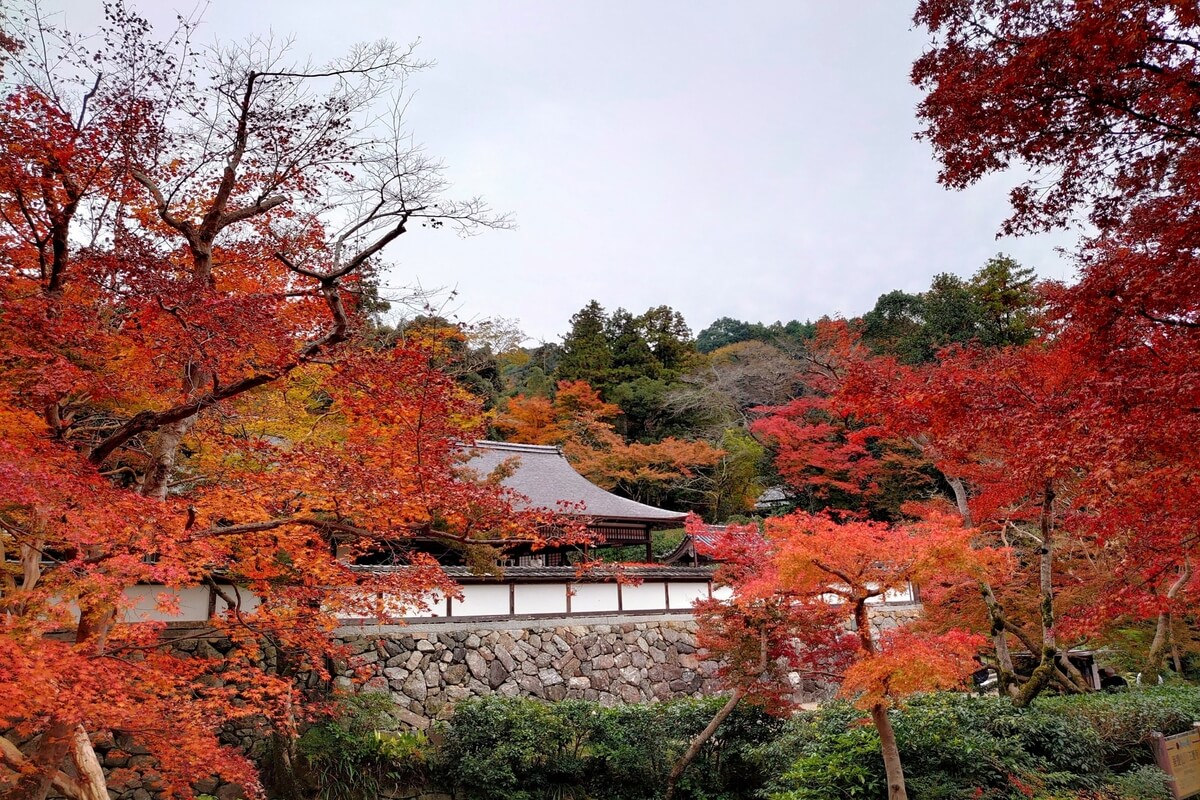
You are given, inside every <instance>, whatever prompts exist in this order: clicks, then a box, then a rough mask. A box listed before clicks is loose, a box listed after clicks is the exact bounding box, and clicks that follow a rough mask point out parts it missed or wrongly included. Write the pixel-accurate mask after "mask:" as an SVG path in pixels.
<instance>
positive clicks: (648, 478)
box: [386, 255, 1045, 522]
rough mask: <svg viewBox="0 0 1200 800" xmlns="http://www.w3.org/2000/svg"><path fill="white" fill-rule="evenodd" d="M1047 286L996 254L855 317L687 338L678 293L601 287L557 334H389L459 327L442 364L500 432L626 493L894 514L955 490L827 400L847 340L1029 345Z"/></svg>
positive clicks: (928, 347)
mask: <svg viewBox="0 0 1200 800" xmlns="http://www.w3.org/2000/svg"><path fill="white" fill-rule="evenodd" d="M1044 296H1045V291H1044V290H1043V289H1042V288H1039V287H1038V285H1037V284H1036V281H1035V277H1034V271H1033V269H1032V268H1029V267H1024V266H1021V265H1020V264H1017V263H1016V262H1015V261H1013V260H1012V259H1010V258H1008V257H1005V256H1002V255H1001V256H997V257H995V258H993V259H990V260H989V261H988V262H987V263H986V264H984V265H982V266H981V267H979V269H978V270H976V271H975V273H974V275H972V277H971V278H970V279H962V278H959V277H958V276H956V275H953V274H948V273H946V274H940V275H937V276H936V277H935V278H934V279H933V280H932V282H931V284H930V286H929V288H928V289H927V290H925V291H923V292H919V293H915V294H914V293H908V292H904V291H901V290H895V291H891V292H888V293H886V294H884V295H882V296H880V298H879V300H878V301H877V302H876V304H875V307H874V308H872V309H870V310H868V311H865V312H864V313H863V314H861V315H860V316H857V317H854V318H851V319H848V320H842V319H831V318H828V317H826V318H822V319H821V320H818V321H816V322H813V321H806V322H799V321H796V320H791V321H789V322H786V323H784V322H778V321H777V322H772V323H764V322H757V321H743V320H736V319H732V318H730V317H722V318H720V319H718V320H715V321H714V322H712V323H711V324H710V325H709V326H708V327H706V328H704V329H703V330H701V331H700V332H699V333H697V334H695V335H694V336H693V333H692V330H691V328H690V327H689V325H688V324H687V322H686V321H685V320H684V318H683V316H682V315H681V314H680V313H679V312H677V311H675V310H674V309H672V308H671V307H670V306H666V305H662V306H657V307H655V308H650V309H647V310H646V311H644V312H643V313H641V314H634V313H632V312H630V311H627V310H626V309H624V308H618V309H616V310H614V311H611V312H610V311H607V310H606V309H604V308H603V307H602V306H601V305H600V304H599V303H597V302H595V301H592V302H590V303H588V304H587V305H586V306H584V307H583V308H581V309H580V310H579V311H578V312H576V313H575V314H574V315H573V316H572V317H571V319H570V322H569V325H570V327H569V329H568V330H566V331H564V333H563V334H562V337H561V341H560V342H549V343H542V344H540V345H539V346H537V347H523V346H521V340H522V338H523V337H522V335H521V333H520V332H519V330H517V327H516V323H514V322H508V321H488V322H485V323H483V324H477V325H473V326H456V325H454V324H452V323H451V322H450V321H448V320H446V319H444V318H440V317H417V318H414V319H412V320H409V321H407V322H406V323H404V324H402V325H401V326H399V328H398V329H397V330H395V331H391V330H389V331H387V334H386V335H389V336H400V337H403V336H405V335H407V336H413V335H417V334H419V333H421V332H422V331H429V330H430V329H438V328H440V329H443V330H445V329H450V330H451V331H452V332H453V333H455V334H456V337H457V338H454V337H452V340H453V341H454V342H455V344H454V346H453V351H454V353H453V358H451V359H448V360H447V364H446V366H447V367H448V368H450V369H452V370H454V371H456V372H457V374H458V376H459V381H460V382H461V383H462V385H464V386H465V387H467V388H469V389H470V390H471V391H472V392H474V393H476V394H477V395H478V396H479V397H480V398H481V399H482V400H483V401H484V402H485V404H486V405H487V406H488V407H489V408H490V409H491V413H492V417H491V419H492V423H491V426H492V429H491V433H490V435H492V436H493V437H495V438H497V439H503V440H508V441H514V442H524V443H530V444H554V445H559V446H561V447H562V448H563V450H564V452H565V453H566V455H567V457H568V458H570V459H571V460H572V462H573V463H574V464H575V466H576V468H577V469H579V470H580V471H581V472H583V473H584V474H585V475H587V476H588V477H589V478H590V479H592V480H593V481H595V482H596V483H598V484H600V485H602V486H604V487H606V488H608V489H610V490H612V491H615V492H617V493H619V494H622V495H625V496H628V497H631V498H633V499H636V500H640V501H642V502H648V503H654V504H658V505H663V506H667V507H670V508H675V509H681V510H691V511H697V512H699V513H700V514H702V515H703V516H704V517H705V518H706V519H709V520H711V521H715V522H724V521H726V520H728V519H730V518H740V517H741V516H744V515H748V514H754V513H760V514H761V513H779V512H782V511H787V510H791V509H793V508H802V509H804V510H807V511H820V510H824V509H828V508H836V509H843V510H855V511H857V510H859V509H862V508H867V509H869V513H870V515H871V516H872V517H875V518H878V519H885V520H891V519H897V518H899V516H901V511H900V509H901V506H902V505H903V504H904V503H905V502H908V501H914V500H925V499H928V498H929V497H930V496H931V494H934V493H937V492H939V491H940V492H944V493H949V492H950V491H951V490H950V487H949V486H948V485H947V483H946V481H945V479H944V478H943V477H942V476H940V475H939V473H938V471H937V469H936V467H935V466H934V465H933V464H932V463H931V461H930V459H929V458H928V457H923V456H922V455H921V453H920V452H919V448H917V447H916V446H914V445H913V444H912V443H911V442H908V441H906V440H903V439H897V438H895V437H891V436H889V435H887V434H886V433H885V432H884V431H882V430H880V429H878V427H877V426H872V425H869V424H868V423H867V422H866V421H865V419H863V418H860V417H857V416H855V415H853V414H849V415H848V414H844V413H841V412H839V410H838V409H836V408H834V407H833V406H832V405H831V399H830V398H831V396H832V395H833V394H834V393H836V391H837V389H838V385H839V374H838V373H839V366H838V364H837V360H838V359H840V358H844V357H845V354H839V353H838V352H837V349H838V348H839V347H845V346H849V347H851V349H852V350H854V351H855V352H856V353H858V354H859V355H862V356H866V355H871V356H880V357H890V358H894V359H895V360H896V361H897V362H899V363H902V364H906V365H917V364H923V363H929V362H932V361H933V360H934V359H935V357H936V356H937V354H938V353H940V352H943V351H945V350H946V348H950V347H954V346H967V345H970V346H978V347H982V348H1001V347H1004V346H1006V345H1019V344H1023V343H1025V342H1028V341H1029V340H1030V339H1031V338H1032V337H1034V336H1035V335H1036V334H1037V333H1038V325H1039V319H1040V314H1041V312H1042V307H1043V304H1044ZM847 337H849V338H850V339H852V340H853V343H852V344H851V343H850V342H849V339H847ZM768 490H771V491H770V492H769V493H768V494H767V495H766V497H763V495H764V493H765V492H768ZM760 498H762V502H759V503H758V508H757V509H756V501H759V500H760Z"/></svg>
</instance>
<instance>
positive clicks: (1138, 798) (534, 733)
mask: <svg viewBox="0 0 1200 800" xmlns="http://www.w3.org/2000/svg"><path fill="white" fill-rule="evenodd" d="M385 701H389V698H387V696H386V695H383V696H382V697H378V696H377V697H375V698H371V697H370V696H368V697H367V699H365V700H362V699H359V700H355V701H353V702H352V703H350V704H349V705H348V706H347V712H346V714H345V716H344V717H343V718H342V719H341V720H338V721H336V722H334V723H328V724H326V725H323V726H319V727H317V728H314V729H312V730H310V731H309V732H308V733H307V734H305V736H304V737H303V739H302V740H301V752H302V754H303V755H304V759H305V763H306V764H308V765H309V769H310V770H311V772H312V773H313V781H312V782H313V783H314V785H315V786H316V787H317V789H318V790H319V793H320V795H321V796H322V797H324V798H328V800H354V799H355V798H359V797H371V796H374V794H373V793H374V792H376V791H377V789H379V788H380V787H381V786H383V785H384V784H385V783H388V782H390V783H392V784H393V785H394V784H397V783H399V784H408V785H419V784H423V783H425V784H432V785H435V786H438V787H441V788H443V789H445V790H449V791H452V792H453V793H454V796H455V797H456V798H459V799H460V800H543V798H545V799H547V800H548V799H550V798H558V799H566V798H571V799H573V800H585V799H586V798H604V799H605V800H643V799H644V798H657V797H661V795H662V791H663V787H664V784H665V781H666V777H667V774H668V773H669V772H670V769H671V765H672V764H673V762H674V761H675V759H676V758H677V757H678V756H679V755H680V754H681V753H682V752H683V750H684V749H685V748H686V747H687V745H688V742H689V741H690V739H691V737H692V736H694V735H695V734H696V733H697V732H698V731H699V730H700V729H702V728H703V727H704V725H705V724H706V723H707V722H708V720H709V719H711V718H712V716H713V714H714V713H715V712H716V710H717V708H718V707H719V706H720V704H721V702H722V698H709V699H705V700H679V701H673V702H669V703H661V704H656V705H636V706H618V707H615V708H605V707H603V706H600V705H599V704H596V703H590V702H583V701H564V702H560V703H554V704H546V703H541V702H538V701H534V700H527V699H519V698H501V697H492V698H487V699H482V700H471V701H467V702H464V703H462V704H460V705H459V706H458V708H457V710H456V712H455V715H454V717H453V718H452V719H451V720H450V721H449V722H448V723H445V724H443V725H441V726H440V727H439V728H438V729H437V730H436V731H435V732H434V733H432V734H431V735H430V736H429V737H428V739H427V738H425V737H424V736H421V735H419V734H399V735H398V734H394V733H393V734H380V733H379V732H378V731H379V729H380V728H381V727H385V726H387V725H388V720H387V718H386V708H385V707H384V706H386V702H385ZM892 713H893V725H894V727H895V731H896V736H897V739H898V741H899V743H900V749H901V757H902V759H903V761H904V767H905V774H906V777H907V780H908V788H909V797H911V798H913V800H951V799H952V798H972V799H977V800H1027V799H1028V798H1034V799H1035V800H1039V799H1040V800H1071V799H1074V800H1164V799H1165V798H1168V797H1169V796H1170V795H1169V793H1168V791H1167V788H1166V783H1165V776H1164V775H1163V773H1162V772H1161V771H1159V770H1158V769H1157V768H1155V767H1154V766H1153V759H1152V756H1151V751H1150V748H1149V746H1148V741H1149V736H1150V732H1151V731H1153V730H1159V731H1162V732H1164V733H1168V734H1170V733H1179V732H1182V731H1184V730H1186V729H1188V728H1189V727H1190V726H1191V724H1192V721H1193V720H1198V719H1200V689H1198V688H1195V687H1159V688H1155V689H1145V690H1141V691H1134V692H1128V693H1121V694H1098V695H1089V696H1085V697H1046V698H1042V699H1040V700H1039V701H1038V702H1037V703H1036V704H1035V705H1034V706H1033V707H1031V708H1026V709H1016V708H1013V707H1012V705H1011V704H1010V703H1009V702H1007V701H1006V700H1002V699H1000V698H995V697H972V696H969V695H964V694H956V693H938V694H930V695H923V696H918V697H915V698H913V699H912V700H911V701H910V702H909V703H908V704H906V705H905V706H904V707H903V708H901V709H897V710H895V711H893V712H892ZM679 796H680V797H683V798H691V799H692V800H749V799H750V798H756V799H758V800H767V799H768V798H769V799H770V800H828V799H829V798H846V800H859V799H861V800H881V799H882V798H885V797H886V796H887V791H886V782H885V779H884V769H883V761H882V758H881V757H880V754H879V739H878V736H877V734H876V732H875V729H874V728H873V727H872V726H871V725H870V724H869V720H867V719H866V718H865V717H864V716H863V712H861V711H859V710H857V709H855V708H854V707H853V706H851V705H849V704H846V703H833V704H830V705H827V706H825V707H823V708H821V709H819V710H817V711H810V712H803V713H800V714H797V715H796V716H794V717H792V718H791V719H788V720H786V721H784V720H780V719H778V718H775V717H772V716H770V715H768V714H766V713H765V712H763V711H762V710H759V709H756V708H754V707H752V706H743V707H740V708H739V709H738V710H737V711H736V712H735V713H734V714H733V715H732V716H731V717H730V718H729V719H728V720H727V721H726V722H725V724H724V725H722V727H721V728H720V730H719V731H718V733H717V735H716V737H714V738H713V740H712V741H710V742H709V744H708V745H706V746H705V748H704V750H703V751H702V752H701V754H700V756H699V758H698V759H697V760H696V761H695V762H694V763H693V764H692V766H691V767H690V768H689V770H688V772H687V773H686V774H685V777H684V779H683V781H682V783H681V784H680V793H679Z"/></svg>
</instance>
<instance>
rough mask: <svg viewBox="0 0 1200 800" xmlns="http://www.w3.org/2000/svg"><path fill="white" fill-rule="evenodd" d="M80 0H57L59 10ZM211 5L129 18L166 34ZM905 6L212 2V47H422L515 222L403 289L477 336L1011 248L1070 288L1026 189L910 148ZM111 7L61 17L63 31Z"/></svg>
mask: <svg viewBox="0 0 1200 800" xmlns="http://www.w3.org/2000/svg"><path fill="white" fill-rule="evenodd" d="M60 2H61V0H60ZM191 2H192V0H186V1H185V2H179V3H173V1H172V0H141V2H138V0H132V4H133V5H134V6H135V7H137V8H139V9H140V10H142V11H143V13H146V14H147V15H148V16H150V17H151V18H152V20H153V21H155V22H160V23H161V25H162V26H163V28H164V30H165V28H166V27H168V26H170V25H171V22H172V14H171V10H172V9H179V10H181V11H184V12H191V11H192V8H193V6H192V5H191ZM911 5H912V4H911V3H909V2H904V1H903V0H856V1H855V2H826V1H825V0H786V1H784V0H780V1H779V2H745V3H737V4H733V3H728V2H695V1H694V0H687V1H686V2H685V1H684V0H675V1H674V2H617V1H615V0H588V1H587V2H555V1H554V0H547V1H546V2H504V3H501V2H445V1H444V2H435V1H434V0H424V1H423V2H414V1H413V0H211V2H210V3H209V4H208V7H207V10H206V11H205V12H204V32H203V35H202V38H203V39H209V40H211V39H213V38H220V39H236V38H242V37H245V36H247V35H249V34H251V33H262V32H266V31H268V30H270V31H273V32H275V33H278V34H294V35H295V37H296V49H297V51H298V52H300V53H312V54H313V55H314V57H315V58H316V60H324V59H326V58H329V57H332V56H334V55H336V54H338V53H340V52H341V51H343V50H345V49H346V48H347V47H348V46H350V45H351V44H353V43H354V42H357V41H362V40H364V39H375V38H379V37H389V38H393V39H397V40H400V41H402V42H408V41H412V40H414V39H417V38H419V39H420V40H421V46H420V51H419V52H420V54H421V55H422V56H423V57H424V58H427V59H432V60H435V61H436V62H437V66H436V67H435V68H434V69H432V70H430V71H428V72H424V73H422V74H420V75H418V76H416V77H415V78H414V79H413V80H412V81H411V88H412V89H413V90H414V91H415V93H416V94H415V97H414V99H413V101H412V104H411V106H410V107H409V116H408V118H409V121H410V125H411V128H412V130H413V132H414V133H415V136H416V138H417V140H418V141H420V142H423V143H425V145H426V146H427V149H428V150H429V151H430V152H431V153H433V154H436V155H438V156H441V157H443V158H444V159H445V161H446V163H447V166H448V174H449V177H450V178H451V180H452V181H453V182H454V184H455V188H456V192H457V193H458V194H460V195H463V196H471V195H476V194H480V195H484V196H485V197H486V198H487V199H488V200H489V201H490V202H491V204H492V205H493V207H495V208H497V209H499V210H504V211H511V212H512V213H513V214H514V215H515V217H516V221H517V225H518V227H517V228H516V229H515V230H512V231H499V232H485V233H483V234H481V235H478V236H476V237H473V238H470V239H461V238H458V237H456V236H455V235H454V234H453V233H450V232H447V231H445V230H442V231H428V230H421V229H417V230H414V231H413V232H412V233H410V234H409V235H406V236H405V237H403V238H402V239H401V240H399V241H398V242H397V243H396V245H394V246H393V248H392V249H391V250H390V251H389V257H390V259H391V260H392V261H393V262H394V263H395V265H396V267H395V269H394V270H393V271H392V272H391V273H390V274H389V275H388V276H387V282H388V283H389V284H392V285H395V286H403V285H409V284H415V283H419V284H420V285H422V286H424V287H425V288H426V289H434V288H442V287H445V288H455V289H457V290H458V295H457V298H456V299H455V300H454V301H453V303H452V304H450V306H449V309H450V310H454V311H456V313H457V315H458V316H459V317H460V318H462V319H464V320H467V321H470V320H478V319H480V318H485V317H506V318H511V319H515V320H517V321H518V322H519V324H520V326H521V328H522V329H523V330H524V331H525V332H526V333H527V334H528V335H529V337H530V338H531V339H532V340H534V341H537V340H545V341H557V340H559V339H560V337H561V336H562V334H563V333H564V332H565V331H566V330H567V329H568V320H569V319H570V316H571V315H572V314H573V313H574V312H575V311H577V310H578V309H579V308H581V307H582V306H583V305H585V304H586V303H587V302H588V301H589V300H591V299H596V300H598V301H599V302H600V303H601V304H602V305H603V306H604V307H605V308H607V309H609V310H610V311H611V310H613V309H615V308H617V307H619V306H620V307H624V308H627V309H629V310H630V311H632V312H635V313H637V312H640V311H644V310H645V309H646V308H649V307H651V306H656V305H661V304H667V305H670V306H673V307H674V308H676V309H678V310H679V311H681V312H682V313H683V314H684V316H685V318H686V319H687V321H688V323H689V324H690V326H691V328H692V331H693V332H694V333H695V332H699V331H700V330H702V329H703V328H705V327H706V326H707V325H709V324H710V323H711V322H712V321H713V320H714V319H716V318H718V317H722V316H731V317H736V318H739V319H745V320H749V321H763V322H771V321H774V320H784V321H786V320H789V319H801V320H804V319H815V318H817V317H820V316H821V315H824V314H830V315H835V314H842V315H847V316H850V315H855V314H860V313H862V312H863V311H866V310H869V309H870V308H871V306H872V305H873V304H874V302H875V299H876V298H877V297H878V296H879V295H880V294H882V293H884V292H886V291H889V290H891V289H896V288H899V289H906V290H909V291H919V290H921V289H923V288H925V287H927V286H928V284H929V280H930V278H931V277H932V276H933V275H935V274H936V273H939V272H954V273H958V274H960V275H964V276H965V275H969V274H971V273H972V272H974V271H975V270H976V269H977V268H978V267H979V266H981V265H982V264H983V262H984V261H985V260H986V259H987V258H988V257H990V256H991V255H994V254H995V253H996V252H998V251H1004V252H1007V253H1009V254H1011V255H1013V256H1015V257H1016V258H1017V259H1018V260H1019V261H1021V262H1022V263H1024V264H1026V265H1028V266H1032V267H1034V268H1035V269H1037V271H1038V273H1039V274H1041V275H1043V276H1046V277H1053V278H1059V279H1069V278H1070V277H1071V274H1072V270H1071V267H1070V265H1069V264H1068V262H1067V261H1065V260H1064V259H1063V258H1062V257H1060V256H1059V255H1058V254H1057V253H1056V252H1055V247H1056V246H1066V245H1069V244H1070V242H1071V239H1070V238H1069V237H1068V236H1067V235H1065V234H1064V235H1057V236H1050V237H1046V236H1043V237H1036V238H1023V239H1004V240H999V241H997V240H996V238H995V233H996V230H997V229H998V227H999V225H1000V223H1001V221H1002V220H1003V219H1004V217H1005V216H1006V214H1007V191H1008V188H1009V186H1010V185H1011V183H1012V182H1013V180H1014V179H1011V178H1009V179H1004V178H1000V179H990V180H988V181H986V182H985V183H983V184H981V185H979V186H976V187H974V188H972V189H970V190H968V191H966V192H949V191H947V190H944V189H942V188H941V187H940V186H938V185H937V182H936V174H937V165H936V164H935V162H934V161H933V158H932V156H931V153H930V150H929V147H928V146H927V145H926V144H923V143H921V142H917V141H915V140H914V139H913V134H914V132H915V131H916V129H917V121H916V118H915V116H914V109H915V107H916V104H917V102H918V101H919V99H920V94H919V92H917V90H916V89H915V88H913V87H912V86H910V85H909V82H908V72H909V67H910V64H911V62H912V60H913V59H914V58H915V57H916V56H917V55H918V54H919V53H920V52H921V49H922V48H923V47H924V46H925V41H926V40H925V35H924V33H923V32H922V31H920V30H917V29H914V28H913V27H912V25H911V22H910V20H909V16H910V15H911V13H912V8H911ZM99 6H100V2H99V0H66V2H65V3H62V4H61V5H60V7H63V8H65V9H66V12H65V15H66V18H65V20H64V21H65V22H66V24H67V26H68V27H75V28H87V27H90V26H93V25H94V24H95V22H96V20H97V19H98V16H99Z"/></svg>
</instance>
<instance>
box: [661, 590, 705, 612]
mask: <svg viewBox="0 0 1200 800" xmlns="http://www.w3.org/2000/svg"><path fill="white" fill-rule="evenodd" d="M667 588H668V590H669V591H670V592H671V609H672V610H676V609H690V608H691V607H692V603H694V602H696V601H697V600H707V599H708V584H707V583H668V584H667Z"/></svg>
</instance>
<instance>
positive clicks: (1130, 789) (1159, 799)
mask: <svg viewBox="0 0 1200 800" xmlns="http://www.w3.org/2000/svg"><path fill="white" fill-rule="evenodd" d="M1104 788H1105V790H1106V792H1107V793H1108V794H1109V795H1110V796H1111V797H1113V798H1115V800H1171V797H1172V795H1171V789H1170V778H1168V777H1167V773H1165V772H1163V771H1162V770H1161V769H1159V768H1158V767H1151V766H1141V767H1137V768H1136V769H1132V770H1130V771H1129V772H1126V773H1124V774H1123V775H1116V776H1114V777H1113V778H1112V779H1111V780H1110V781H1109V782H1108V783H1106V784H1105V787H1104Z"/></svg>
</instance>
